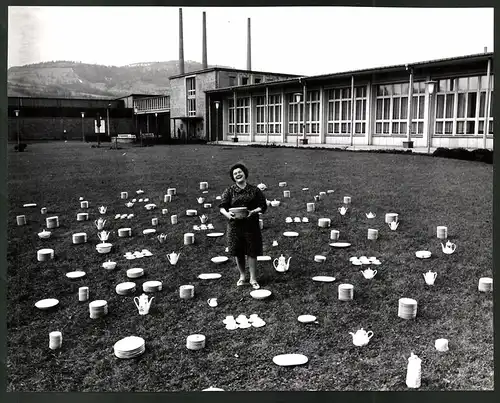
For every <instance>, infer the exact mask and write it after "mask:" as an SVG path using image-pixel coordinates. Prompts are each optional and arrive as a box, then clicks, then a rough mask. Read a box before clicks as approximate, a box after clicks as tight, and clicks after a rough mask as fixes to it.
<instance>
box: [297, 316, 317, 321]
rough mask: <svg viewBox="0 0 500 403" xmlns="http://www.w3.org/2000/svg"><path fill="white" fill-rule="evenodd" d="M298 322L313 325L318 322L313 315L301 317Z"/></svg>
mask: <svg viewBox="0 0 500 403" xmlns="http://www.w3.org/2000/svg"><path fill="white" fill-rule="evenodd" d="M297 320H298V321H299V322H301V323H311V322H314V321H315V320H316V316H313V315H300V316H299V317H298V318H297Z"/></svg>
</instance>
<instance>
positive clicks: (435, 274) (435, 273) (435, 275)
mask: <svg viewBox="0 0 500 403" xmlns="http://www.w3.org/2000/svg"><path fill="white" fill-rule="evenodd" d="M433 274H434V280H435V279H436V277H437V275H438V274H437V272H436V271H435V272H434V273H433Z"/></svg>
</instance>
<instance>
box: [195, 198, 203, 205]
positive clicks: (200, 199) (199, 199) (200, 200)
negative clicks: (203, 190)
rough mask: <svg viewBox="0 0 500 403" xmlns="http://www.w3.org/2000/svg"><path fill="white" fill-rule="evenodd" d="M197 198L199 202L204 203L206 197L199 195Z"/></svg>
mask: <svg viewBox="0 0 500 403" xmlns="http://www.w3.org/2000/svg"><path fill="white" fill-rule="evenodd" d="M196 200H198V203H200V204H203V202H204V201H205V198H204V197H198V198H197V199H196Z"/></svg>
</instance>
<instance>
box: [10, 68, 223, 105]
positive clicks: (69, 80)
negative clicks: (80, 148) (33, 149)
mask: <svg viewBox="0 0 500 403" xmlns="http://www.w3.org/2000/svg"><path fill="white" fill-rule="evenodd" d="M202 67H203V66H202V64H201V63H198V62H195V61H186V62H185V72H186V73H188V72H191V71H196V70H201V69H202ZM209 67H214V66H209ZM176 74H179V62H178V61H177V60H171V61H168V62H151V63H135V64H131V65H128V66H122V67H117V66H103V65H98V64H87V63H78V62H71V61H55V62H43V63H36V64H29V65H25V66H16V67H11V68H10V69H9V70H8V73H7V80H8V96H12V97H16V96H25V97H36V96H38V97H74V98H110V97H117V98H118V97H121V96H125V95H129V94H132V93H134V94H165V93H168V92H169V91H170V82H169V79H168V77H170V76H173V75H176Z"/></svg>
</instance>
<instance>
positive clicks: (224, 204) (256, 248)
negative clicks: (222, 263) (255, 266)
mask: <svg viewBox="0 0 500 403" xmlns="http://www.w3.org/2000/svg"><path fill="white" fill-rule="evenodd" d="M221 199H222V200H221V203H220V204H219V208H224V209H226V210H229V209H230V208H233V207H247V208H248V210H254V209H256V208H257V207H260V208H261V209H262V213H265V212H266V210H267V204H266V198H265V196H264V194H263V193H262V191H261V190H260V189H259V188H258V187H257V186H254V185H250V184H249V183H247V185H246V186H245V188H244V189H241V188H240V187H238V185H236V184H233V185H231V186H229V187H228V188H227V189H226V190H224V193H222V197H221ZM226 236H227V243H228V247H229V254H230V255H231V256H243V255H247V256H250V257H257V256H261V255H262V252H263V251H262V234H261V232H260V227H259V215H258V214H254V215H252V216H250V217H249V218H243V219H235V220H229V221H228V223H227V235H226Z"/></svg>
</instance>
